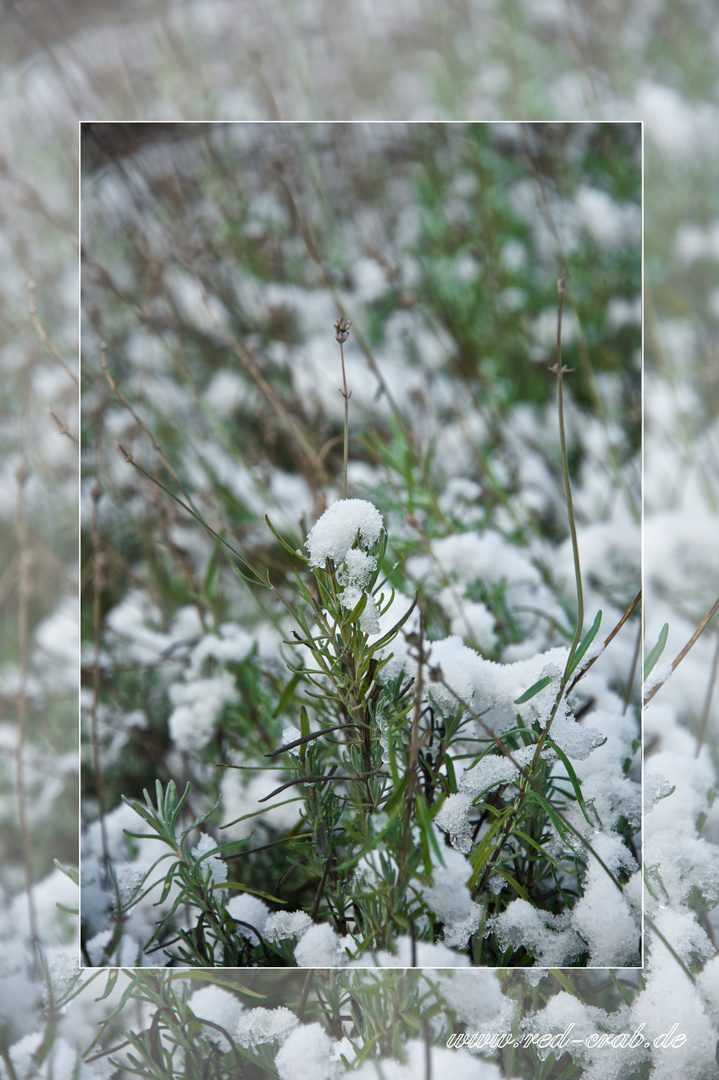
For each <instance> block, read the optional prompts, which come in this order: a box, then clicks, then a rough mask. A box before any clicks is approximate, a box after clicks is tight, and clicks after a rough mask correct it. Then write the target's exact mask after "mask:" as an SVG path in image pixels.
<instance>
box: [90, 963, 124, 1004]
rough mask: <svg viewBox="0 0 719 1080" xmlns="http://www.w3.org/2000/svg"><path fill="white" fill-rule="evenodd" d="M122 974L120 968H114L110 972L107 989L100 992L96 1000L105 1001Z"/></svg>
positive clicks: (106, 984)
mask: <svg viewBox="0 0 719 1080" xmlns="http://www.w3.org/2000/svg"><path fill="white" fill-rule="evenodd" d="M119 974H120V969H119V968H112V969H111V970H110V971H109V972H108V976H107V982H106V983H105V989H104V990H103V992H102V993H101V994H100V997H98V998H95V1001H103V1000H104V999H105V998H106V997H109V996H110V994H111V993H112V991H113V990H114V989H115V983H116V982H117V979H118V976H119Z"/></svg>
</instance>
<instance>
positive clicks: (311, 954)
mask: <svg viewBox="0 0 719 1080" xmlns="http://www.w3.org/2000/svg"><path fill="white" fill-rule="evenodd" d="M295 960H296V961H297V966H298V967H306V968H310V967H338V966H339V965H341V964H344V963H346V961H347V956H346V953H345V950H344V947H343V944H342V939H341V938H340V936H339V934H336V933H335V932H334V930H333V929H332V927H331V926H328V924H327V923H316V924H315V925H314V926H311V927H309V929H307V930H305V932H304V933H303V935H302V937H301V938H300V940H299V942H298V943H297V945H296V946H295Z"/></svg>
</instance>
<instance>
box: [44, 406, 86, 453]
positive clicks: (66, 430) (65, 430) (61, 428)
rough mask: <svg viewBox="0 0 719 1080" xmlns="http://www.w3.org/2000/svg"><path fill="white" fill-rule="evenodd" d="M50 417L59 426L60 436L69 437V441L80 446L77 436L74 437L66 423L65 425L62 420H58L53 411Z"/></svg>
mask: <svg viewBox="0 0 719 1080" xmlns="http://www.w3.org/2000/svg"><path fill="white" fill-rule="evenodd" d="M50 416H51V417H52V418H53V420H54V421H55V423H56V424H57V428H58V431H59V432H60V434H61V435H67V437H68V439H72V441H73V442H74V443H75V445H76V446H79V445H80V443H79V442H78V440H77V438H76V436H75V435H73V433H72V432H71V431H70V429H69V427H68V425H67V424H66V423H64V422H63V421H62V420H60V419H58V417H57V416H56V415H55V413H54V412H53V411H52V409H51V410H50Z"/></svg>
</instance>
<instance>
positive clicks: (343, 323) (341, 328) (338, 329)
mask: <svg viewBox="0 0 719 1080" xmlns="http://www.w3.org/2000/svg"><path fill="white" fill-rule="evenodd" d="M351 326H352V323H351V322H350V321H349V319H345V317H344V315H343V316H342V317H341V318H340V319H338V320H337V322H336V323H335V338H336V339H337V341H338V342H339V347H340V359H341V361H342V389H341V390H340V394H341V395H342V397H343V398H344V399H345V431H344V462H343V471H342V498H343V499H346V498H347V461H348V458H349V439H350V421H349V416H350V414H349V409H350V398H351V397H352V391H351V390H348V389H347V373H346V372H345V350H344V343H345V341H346V340H347V338H348V337H349V335H350V327H351Z"/></svg>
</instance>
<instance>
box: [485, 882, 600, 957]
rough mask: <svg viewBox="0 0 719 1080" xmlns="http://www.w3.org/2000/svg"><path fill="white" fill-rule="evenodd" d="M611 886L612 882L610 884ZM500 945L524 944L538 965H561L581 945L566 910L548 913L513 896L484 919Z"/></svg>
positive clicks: (514, 946) (512, 946)
mask: <svg viewBox="0 0 719 1080" xmlns="http://www.w3.org/2000/svg"><path fill="white" fill-rule="evenodd" d="M613 887H614V886H613ZM492 931H493V932H494V933H495V934H496V935H497V940H498V941H499V944H500V946H501V948H502V949H519V948H520V947H521V946H524V947H525V948H526V949H527V951H528V952H529V953H530V954H531V955H532V956H534V957H535V959H536V961H537V963H538V964H540V965H541V966H542V967H562V966H563V965H567V964H571V963H572V961H574V960H576V959H578V957H579V956H580V954H581V953H582V951H583V950H584V945H583V944H582V942H581V941H580V939H579V937H578V935H577V934H576V933H575V932H574V930H572V929H571V927H570V914H569V913H568V912H566V913H563V914H562V915H552V914H551V913H550V912H548V911H541V910H540V909H539V908H535V907H533V906H532V905H531V904H530V903H529V902H528V901H527V900H522V899H521V898H517V899H516V900H513V901H512V902H511V903H510V904H508V905H507V908H506V909H505V910H504V911H503V912H502V913H501V914H500V915H493V916H492V917H491V918H489V919H488V920H487V925H486V932H487V933H490V932H492Z"/></svg>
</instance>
